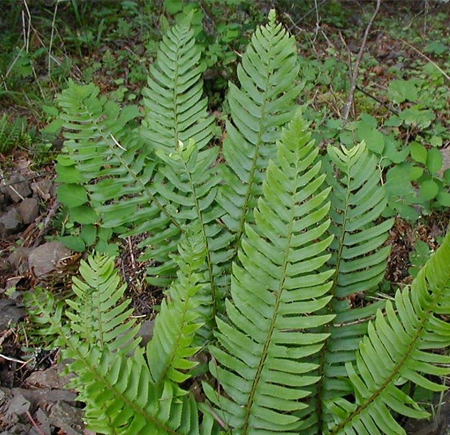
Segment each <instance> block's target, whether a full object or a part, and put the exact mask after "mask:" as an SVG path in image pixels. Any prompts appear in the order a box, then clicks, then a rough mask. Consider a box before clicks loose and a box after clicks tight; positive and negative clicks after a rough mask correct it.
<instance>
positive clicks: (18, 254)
mask: <svg viewBox="0 0 450 435" xmlns="http://www.w3.org/2000/svg"><path fill="white" fill-rule="evenodd" d="M30 252H31V248H24V247H23V246H19V247H17V248H16V249H15V250H14V251H13V252H12V253H11V254H10V255H9V257H8V263H9V264H10V265H11V267H13V268H14V269H16V270H17V271H18V272H19V274H20V275H24V274H25V273H26V272H27V271H28V256H29V255H30Z"/></svg>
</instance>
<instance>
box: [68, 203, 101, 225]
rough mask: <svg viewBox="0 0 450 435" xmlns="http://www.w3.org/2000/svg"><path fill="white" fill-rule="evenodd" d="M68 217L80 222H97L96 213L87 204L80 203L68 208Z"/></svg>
mask: <svg viewBox="0 0 450 435" xmlns="http://www.w3.org/2000/svg"><path fill="white" fill-rule="evenodd" d="M70 218H71V219H72V220H73V221H74V222H78V223H80V224H93V223H95V222H97V220H98V215H97V213H96V212H95V210H94V209H93V208H92V207H90V206H89V205H80V206H78V207H73V208H71V209H70Z"/></svg>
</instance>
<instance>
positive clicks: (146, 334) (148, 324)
mask: <svg viewBox="0 0 450 435" xmlns="http://www.w3.org/2000/svg"><path fill="white" fill-rule="evenodd" d="M154 327H155V319H153V320H145V321H143V322H142V323H141V329H139V332H138V336H140V337H142V341H141V345H143V346H144V345H146V344H147V343H148V342H149V341H150V340H151V339H152V337H153V328H154Z"/></svg>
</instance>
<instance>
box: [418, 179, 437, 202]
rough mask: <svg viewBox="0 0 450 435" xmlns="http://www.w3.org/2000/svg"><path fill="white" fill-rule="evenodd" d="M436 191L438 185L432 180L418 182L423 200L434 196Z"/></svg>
mask: <svg viewBox="0 0 450 435" xmlns="http://www.w3.org/2000/svg"><path fill="white" fill-rule="evenodd" d="M438 192H439V186H438V185H437V184H436V182H434V181H433V180H425V181H424V182H422V183H420V196H421V197H422V198H423V199H424V200H425V201H429V200H430V199H433V198H435V197H436V195H437V194H438Z"/></svg>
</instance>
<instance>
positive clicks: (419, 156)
mask: <svg viewBox="0 0 450 435" xmlns="http://www.w3.org/2000/svg"><path fill="white" fill-rule="evenodd" d="M410 150H411V157H412V158H413V159H414V160H415V161H416V162H417V163H423V164H425V163H426V162H427V149H426V148H425V147H424V146H423V145H421V144H420V143H417V142H412V143H411V145H410Z"/></svg>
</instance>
